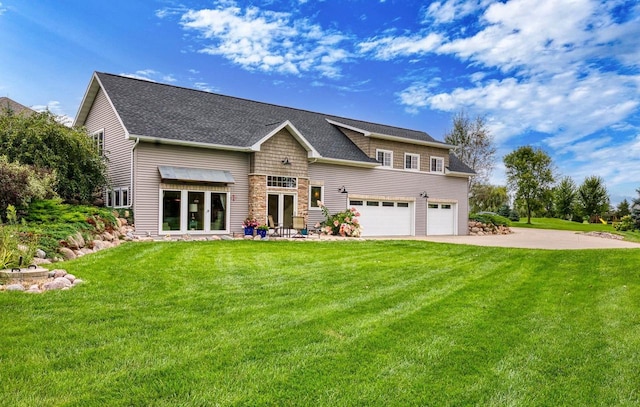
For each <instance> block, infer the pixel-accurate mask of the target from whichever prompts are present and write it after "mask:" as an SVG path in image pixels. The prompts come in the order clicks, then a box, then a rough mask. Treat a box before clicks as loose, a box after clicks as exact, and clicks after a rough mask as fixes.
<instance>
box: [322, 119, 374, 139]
mask: <svg viewBox="0 0 640 407" xmlns="http://www.w3.org/2000/svg"><path fill="white" fill-rule="evenodd" d="M325 120H326V121H327V122H329V123H330V124H333V125H334V126H338V127H344V128H345V129H349V130H353V131H355V132H358V133H362V134H364V136H365V137H369V136H371V132H370V131H367V130H363V129H359V128H357V127H354V126H349V125H348V124H344V123H340V122H337V121H335V120H331V119H325Z"/></svg>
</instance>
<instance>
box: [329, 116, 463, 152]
mask: <svg viewBox="0 0 640 407" xmlns="http://www.w3.org/2000/svg"><path fill="white" fill-rule="evenodd" d="M326 120H327V122H328V123H330V124H333V125H334V126H338V127H342V128H345V129H349V130H352V131H355V132H358V133H362V135H364V136H365V137H371V138H376V139H381V140H390V141H396V142H400V143H408V144H415V145H419V146H427V147H436V148H445V149H448V150H451V149H453V148H455V146H454V145H451V144H446V143H441V142H438V141H425V140H415V139H410V138H405V137H399V136H393V135H391V134H382V133H373V132H370V131H368V130H364V129H360V128H358V127H355V126H350V125H348V124H344V123H340V122H338V121H336V120H331V119H326Z"/></svg>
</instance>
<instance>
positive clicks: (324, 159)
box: [311, 157, 380, 168]
mask: <svg viewBox="0 0 640 407" xmlns="http://www.w3.org/2000/svg"><path fill="white" fill-rule="evenodd" d="M315 162H317V163H322V164H335V165H344V166H348V167H363V168H376V167H377V166H379V165H380V164H379V163H378V162H366V161H352V160H344V159H340V158H327V157H318V158H315V159H314V160H312V161H311V163H315Z"/></svg>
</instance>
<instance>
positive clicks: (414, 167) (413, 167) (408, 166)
mask: <svg viewBox="0 0 640 407" xmlns="http://www.w3.org/2000/svg"><path fill="white" fill-rule="evenodd" d="M404 169H405V170H409V171H419V170H420V154H412V153H405V154H404Z"/></svg>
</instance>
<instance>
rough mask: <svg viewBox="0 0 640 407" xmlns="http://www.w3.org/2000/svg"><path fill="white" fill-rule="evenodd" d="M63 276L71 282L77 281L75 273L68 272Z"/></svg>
mask: <svg viewBox="0 0 640 407" xmlns="http://www.w3.org/2000/svg"><path fill="white" fill-rule="evenodd" d="M63 278H66V279H67V280H69V281H70V282H71V283H73V282H74V281H75V279H76V276H74V275H73V274H66V275H65V276H64V277H63Z"/></svg>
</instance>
